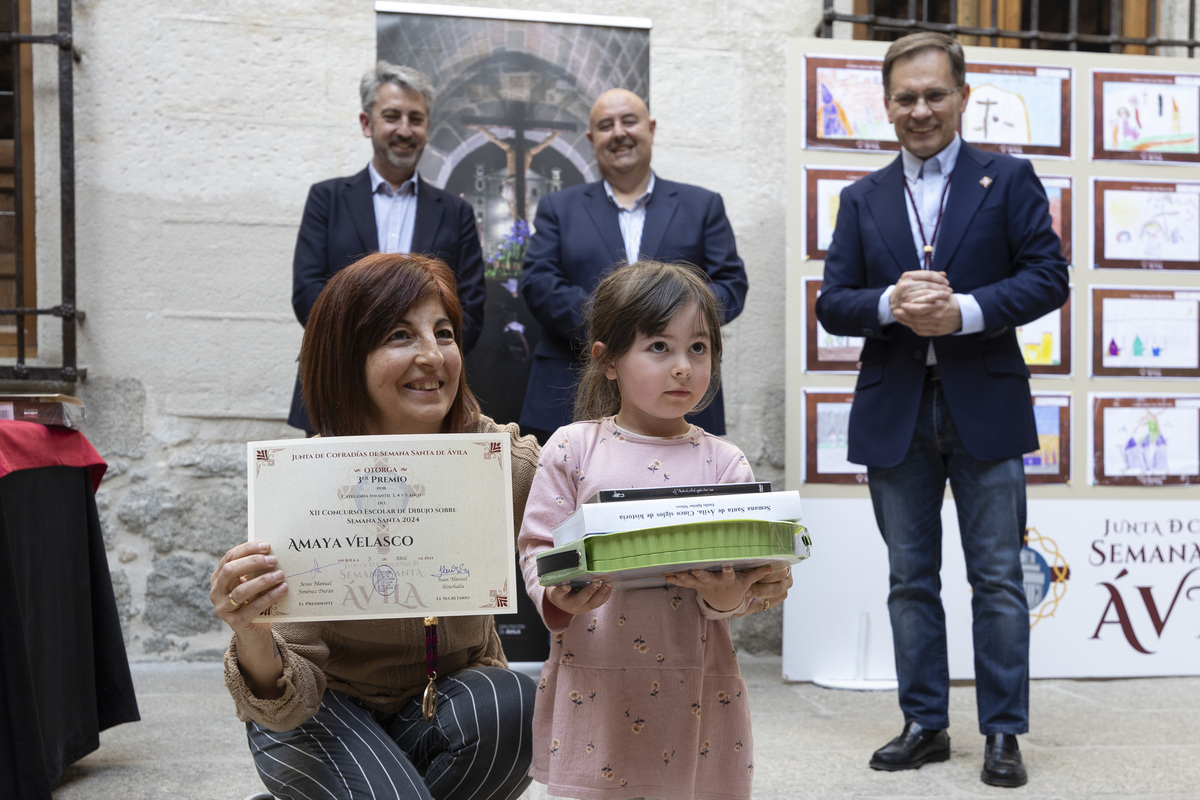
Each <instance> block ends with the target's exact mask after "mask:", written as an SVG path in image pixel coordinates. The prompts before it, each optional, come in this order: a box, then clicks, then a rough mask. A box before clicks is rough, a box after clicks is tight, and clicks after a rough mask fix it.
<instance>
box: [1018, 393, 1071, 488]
mask: <svg viewBox="0 0 1200 800" xmlns="http://www.w3.org/2000/svg"><path fill="white" fill-rule="evenodd" d="M1033 418H1034V421H1035V422H1036V424H1037V437H1038V449H1037V450H1034V451H1033V452H1032V453H1026V454H1025V456H1024V458H1023V459H1022V460H1023V461H1024V463H1025V474H1026V475H1056V474H1058V472H1059V470H1060V468H1061V462H1062V436H1061V432H1060V430H1059V419H1060V414H1059V408H1058V407H1057V406H1038V405H1035V406H1034V407H1033Z"/></svg>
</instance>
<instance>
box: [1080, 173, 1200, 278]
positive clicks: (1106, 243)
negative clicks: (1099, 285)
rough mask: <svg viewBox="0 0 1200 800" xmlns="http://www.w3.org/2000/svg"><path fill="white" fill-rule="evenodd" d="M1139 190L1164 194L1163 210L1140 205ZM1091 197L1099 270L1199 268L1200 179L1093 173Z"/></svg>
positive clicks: (1149, 194)
mask: <svg viewBox="0 0 1200 800" xmlns="http://www.w3.org/2000/svg"><path fill="white" fill-rule="evenodd" d="M1109 192H1113V193H1114V194H1113V195H1112V197H1109V196H1108V193H1109ZM1116 193H1121V194H1120V196H1118V194H1116ZM1139 194H1145V195H1146V196H1147V197H1148V198H1155V197H1156V196H1160V197H1158V198H1157V201H1156V202H1157V203H1158V209H1157V210H1155V209H1141V208H1135V205H1136V204H1135V203H1134V202H1133V198H1134V197H1136V196H1137V195H1139ZM1165 195H1172V197H1171V199H1170V200H1169V201H1168V199H1167V198H1166V197H1165ZM1091 200H1092V214H1091V216H1092V256H1093V257H1092V266H1093V267H1094V268H1095V269H1149V270H1161V269H1178V270H1200V182H1195V183H1185V182H1182V181H1180V182H1171V181H1156V180H1148V179H1143V180H1136V181H1116V180H1106V179H1101V178H1093V179H1092V197H1091ZM1110 202H1111V206H1110V205H1109V203H1110ZM1110 209H1111V210H1112V216H1113V218H1114V222H1117V223H1118V225H1117V226H1116V227H1115V228H1113V227H1112V226H1110V225H1109V211H1110ZM1118 212H1119V213H1118ZM1151 212H1153V213H1151ZM1189 217H1190V219H1189ZM1122 218H1126V219H1125V220H1122ZM1123 221H1127V222H1128V223H1129V224H1127V225H1122V224H1120V223H1121V222H1123ZM1110 245H1111V246H1110Z"/></svg>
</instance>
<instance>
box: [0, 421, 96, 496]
mask: <svg viewBox="0 0 1200 800" xmlns="http://www.w3.org/2000/svg"><path fill="white" fill-rule="evenodd" d="M38 467H85V468H86V469H87V470H88V473H89V474H90V475H91V477H92V491H93V492H95V491H96V489H98V488H100V479H101V478H103V477H104V472H105V470H107V469H108V464H106V463H105V461H104V459H103V458H101V457H100V454H99V453H97V452H96V448H94V447H92V443H91V442H89V441H88V440H87V438H86V437H85V436H84V435H83V434H82V433H80V432H79V431H77V430H73V429H71V428H62V427H59V426H57V425H42V424H39V423H37V422H23V421H20V420H0V478H3V477H4V476H5V475H7V474H8V473H10V472H16V471H17V470H19V469H36V468H38Z"/></svg>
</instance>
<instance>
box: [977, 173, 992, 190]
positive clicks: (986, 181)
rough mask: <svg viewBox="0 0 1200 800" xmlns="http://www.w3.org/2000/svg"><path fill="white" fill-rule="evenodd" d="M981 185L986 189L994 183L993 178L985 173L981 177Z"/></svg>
mask: <svg viewBox="0 0 1200 800" xmlns="http://www.w3.org/2000/svg"><path fill="white" fill-rule="evenodd" d="M979 185H980V186H982V187H983V188H985V189H986V188H988V187H989V186H991V185H992V179H991V178H989V177H988V176H987V175H984V176H983V177H982V178H980V179H979Z"/></svg>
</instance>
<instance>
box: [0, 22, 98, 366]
mask: <svg viewBox="0 0 1200 800" xmlns="http://www.w3.org/2000/svg"><path fill="white" fill-rule="evenodd" d="M10 2H11V3H12V24H13V27H14V28H17V29H19V26H20V16H19V15H18V10H17V6H18V0H10ZM0 42H9V43H11V44H13V45H14V47H12V48H11V50H12V75H13V197H14V200H15V201H14V203H13V207H14V208H15V221H14V222H15V224H14V240H13V256H14V261H15V271H16V279H15V284H16V292H15V296H16V300H17V306H16V307H15V308H0V316H6V315H14V316H15V317H16V323H17V324H16V363H15V364H0V380H21V381H24V380H29V381H65V382H68V383H74V382H75V381H77V380H79V379H81V378H84V377H86V372H87V371H86V370H82V369H79V368H78V366H77V365H76V363H75V362H76V353H75V325H76V324H77V321H82V320H83V318H84V314H83V312H82V311H80V310H79V309H77V308H76V307H75V102H74V75H73V72H72V70H73V67H74V63H75V60H76V53H75V49H74V41H73V35H72V27H71V0H58V30H57V31H56V32H55V33H48V34H27V33H18V32H17V31H16V30H13V31H9V32H0ZM20 44H50V45H55V46H57V47H58V130H59V161H60V163H59V170H60V175H59V181H60V185H59V199H60V206H61V231H60V236H61V239H62V241H61V248H62V250H61V253H62V257H61V270H62V275H61V283H62V292H61V299H60V301H59V304H58V305H56V306H54V307H52V308H33V307H29V305H28V302H27V301H26V299H25V264H26V262H27V260H28V259H32V258H33V254H31V253H26V252H25V247H26V245H25V239H24V235H23V226H24V216H25V212H24V202H23V200H24V194H23V189H24V187H23V181H24V175H23V174H22V168H21V154H22V152H21V151H22V142H21V80H20V69H19V67H20V57H19V53H18V51H19V48H18V47H16V46H15V45H20ZM35 303H36V299H35ZM43 315H44V316H54V317H61V318H62V366H61V367H31V366H29V365H27V364H26V363H25V361H26V349H27V348H26V342H25V318H26V317H29V316H34V317H36V316H43ZM43 349H44V348H43Z"/></svg>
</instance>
